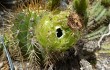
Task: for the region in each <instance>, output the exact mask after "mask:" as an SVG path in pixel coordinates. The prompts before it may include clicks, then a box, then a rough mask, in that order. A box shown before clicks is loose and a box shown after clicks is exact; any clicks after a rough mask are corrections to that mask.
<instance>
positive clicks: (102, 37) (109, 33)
mask: <svg viewBox="0 0 110 70" xmlns="http://www.w3.org/2000/svg"><path fill="white" fill-rule="evenodd" d="M108 29H109V31H108V33H106V34H103V35H102V36H101V37H100V39H99V41H98V47H99V48H101V41H102V40H103V39H104V37H106V36H109V35H110V23H109V25H108Z"/></svg>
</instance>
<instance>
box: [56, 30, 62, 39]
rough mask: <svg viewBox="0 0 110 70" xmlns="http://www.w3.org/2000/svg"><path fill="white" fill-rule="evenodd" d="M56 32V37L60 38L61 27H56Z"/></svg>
mask: <svg viewBox="0 0 110 70" xmlns="http://www.w3.org/2000/svg"><path fill="white" fill-rule="evenodd" d="M56 33H57V37H58V38H60V37H61V36H62V35H63V33H62V30H61V28H58V29H57V30H56Z"/></svg>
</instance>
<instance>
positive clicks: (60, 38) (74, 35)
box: [35, 11, 80, 51]
mask: <svg viewBox="0 0 110 70" xmlns="http://www.w3.org/2000/svg"><path fill="white" fill-rule="evenodd" d="M68 15H69V12H66V11H65V12H60V13H59V14H52V13H49V14H48V15H44V16H43V17H42V19H41V20H40V22H39V23H38V24H37V25H36V27H35V34H36V38H37V40H38V42H39V43H40V44H41V45H42V46H43V48H45V49H46V50H49V51H64V50H67V49H69V47H71V46H72V45H73V44H75V43H76V42H77V40H78V39H79V37H80V32H79V31H78V30H76V31H73V30H71V29H70V28H69V26H68V25H67V17H66V16H68Z"/></svg>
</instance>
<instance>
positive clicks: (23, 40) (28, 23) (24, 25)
mask: <svg viewBox="0 0 110 70" xmlns="http://www.w3.org/2000/svg"><path fill="white" fill-rule="evenodd" d="M38 19H39V17H38V15H37V14H36V13H35V12H31V11H29V10H25V11H23V12H21V13H18V14H17V16H16V18H15V21H14V26H13V27H12V31H13V33H14V37H15V38H16V39H18V40H19V46H20V47H22V48H21V50H22V52H23V53H24V54H26V53H27V51H29V50H30V49H32V44H31V43H32V42H31V39H32V38H33V36H34V33H33V26H34V25H35V24H36V22H38Z"/></svg>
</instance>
